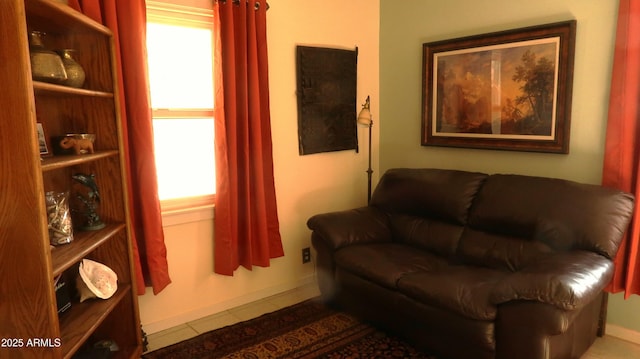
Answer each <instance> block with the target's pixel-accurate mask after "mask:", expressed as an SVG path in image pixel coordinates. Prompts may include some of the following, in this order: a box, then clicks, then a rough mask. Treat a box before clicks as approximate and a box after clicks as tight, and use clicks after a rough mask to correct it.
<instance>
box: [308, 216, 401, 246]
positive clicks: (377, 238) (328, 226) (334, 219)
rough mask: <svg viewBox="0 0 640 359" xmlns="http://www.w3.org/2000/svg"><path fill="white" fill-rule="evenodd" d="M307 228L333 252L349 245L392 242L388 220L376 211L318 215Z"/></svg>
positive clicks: (309, 221) (310, 219)
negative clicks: (317, 235) (318, 236)
mask: <svg viewBox="0 0 640 359" xmlns="http://www.w3.org/2000/svg"><path fill="white" fill-rule="evenodd" d="M307 227H309V228H310V229H311V230H313V231H314V232H315V233H317V234H319V235H320V237H321V238H322V239H323V240H324V241H326V242H327V245H328V246H329V247H330V248H331V249H333V250H336V249H339V248H342V247H345V246H348V245H352V244H362V243H375V242H389V241H391V229H390V226H389V219H388V218H387V215H386V214H385V213H383V212H381V211H380V210H378V209H376V208H375V207H362V208H356V209H351V210H347V211H340V212H330V213H323V214H317V215H315V216H313V217H311V218H309V220H308V221H307Z"/></svg>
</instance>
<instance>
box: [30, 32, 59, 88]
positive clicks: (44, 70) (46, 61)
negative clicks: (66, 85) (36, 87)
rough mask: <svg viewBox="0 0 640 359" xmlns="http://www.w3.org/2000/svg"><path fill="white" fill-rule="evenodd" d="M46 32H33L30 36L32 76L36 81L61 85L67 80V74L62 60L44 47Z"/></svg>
mask: <svg viewBox="0 0 640 359" xmlns="http://www.w3.org/2000/svg"><path fill="white" fill-rule="evenodd" d="M44 36H45V33H44V32H40V31H31V33H30V34H29V55H30V58H31V76H32V77H33V79H34V80H36V81H45V82H53V83H58V84H61V83H63V82H64V81H66V80H67V72H66V71H65V69H64V65H63V64H62V59H61V58H60V56H58V55H57V54H56V53H55V52H53V51H51V50H47V49H46V48H45V46H44V42H43V38H44Z"/></svg>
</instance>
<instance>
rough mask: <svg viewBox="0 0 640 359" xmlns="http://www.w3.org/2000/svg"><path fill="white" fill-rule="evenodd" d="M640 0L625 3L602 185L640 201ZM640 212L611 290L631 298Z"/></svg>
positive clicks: (638, 279)
mask: <svg viewBox="0 0 640 359" xmlns="http://www.w3.org/2000/svg"><path fill="white" fill-rule="evenodd" d="M639 110H640V0H620V5H619V10H618V26H617V33H616V47H615V52H614V60H613V75H612V80H611V94H610V100H609V119H608V123H607V137H606V145H605V159H604V168H603V179H602V182H603V184H604V185H606V186H612V187H616V188H619V189H622V190H625V191H628V192H631V193H633V194H635V196H636V199H637V200H638V201H637V202H636V207H638V203H639V202H640V183H639V182H638V181H639V179H640V176H638V175H639V172H638V171H639V170H640V132H639V131H640V126H639V124H638V122H639V121H640V116H639V115H640V112H639ZM639 241H640V212H639V211H638V208H636V211H635V212H634V215H633V218H632V220H631V225H630V227H629V229H628V230H627V234H626V236H625V239H624V241H623V243H622V245H621V247H620V250H619V252H618V255H617V257H616V259H615V263H616V270H615V274H614V278H613V280H612V281H611V283H610V284H609V286H608V288H607V290H608V291H610V292H613V293H616V292H621V291H624V293H625V294H624V295H625V298H628V297H629V296H630V295H631V294H640V258H639V257H638V244H639Z"/></svg>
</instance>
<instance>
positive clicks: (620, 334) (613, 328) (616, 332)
mask: <svg viewBox="0 0 640 359" xmlns="http://www.w3.org/2000/svg"><path fill="white" fill-rule="evenodd" d="M605 334H606V335H609V336H612V337H616V338H619V339H622V340H626V341H628V342H632V343H636V344H640V332H637V331H635V330H631V329H627V328H625V327H621V326H618V325H615V324H607V326H606V329H605Z"/></svg>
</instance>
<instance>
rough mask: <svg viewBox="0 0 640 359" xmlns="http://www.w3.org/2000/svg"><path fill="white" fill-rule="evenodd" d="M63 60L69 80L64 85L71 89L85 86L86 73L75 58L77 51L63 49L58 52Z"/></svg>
mask: <svg viewBox="0 0 640 359" xmlns="http://www.w3.org/2000/svg"><path fill="white" fill-rule="evenodd" d="M57 52H58V54H59V55H60V58H62V64H63V65H64V69H65V71H66V72H67V79H66V81H64V82H63V84H65V85H67V86H71V87H82V85H84V79H85V73H84V69H83V68H82V66H81V65H80V64H79V63H78V62H77V61H76V60H75V59H74V58H73V56H74V53H75V52H76V50H74V49H62V50H58V51H57Z"/></svg>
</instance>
